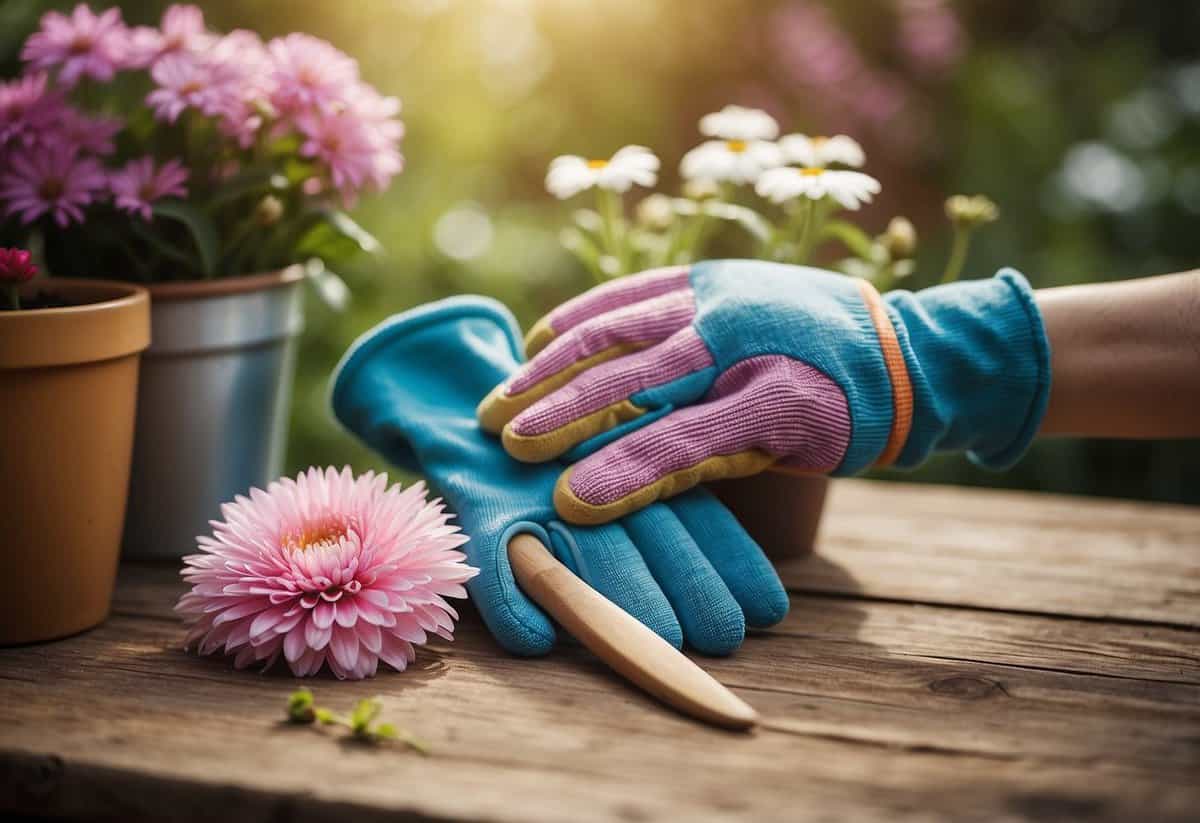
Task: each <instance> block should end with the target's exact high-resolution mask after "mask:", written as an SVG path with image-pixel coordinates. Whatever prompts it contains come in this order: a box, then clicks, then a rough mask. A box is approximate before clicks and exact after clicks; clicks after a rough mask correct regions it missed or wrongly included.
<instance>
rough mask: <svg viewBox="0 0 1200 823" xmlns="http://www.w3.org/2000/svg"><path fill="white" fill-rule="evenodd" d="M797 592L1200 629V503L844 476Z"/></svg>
mask: <svg viewBox="0 0 1200 823" xmlns="http://www.w3.org/2000/svg"><path fill="white" fill-rule="evenodd" d="M818 543H819V547H820V548H819V553H818V554H817V555H815V556H812V557H809V558H804V559H800V560H793V561H789V562H785V563H782V564H781V567H780V573H781V575H782V576H783V578H784V580H785V582H786V583H787V584H788V586H789V588H791V589H793V590H795V591H822V592H839V593H847V594H855V595H860V596H865V597H875V598H886V599H895V600H907V601H917V602H927V603H946V604H952V605H958V606H974V607H980V608H990V609H1006V610H1015V611H1026V612H1032V613H1039V614H1066V615H1075V616H1079V617H1096V618H1109V619H1121V620H1134V621H1144V622H1149V623H1164V624H1174V625H1180V626H1200V508H1198V507H1189V506H1174V505H1161V504H1146V503H1135V502H1130V501H1118V500H1089V499H1085V498H1077V497H1064V496H1058V495H1040V494H1025V493H1019V492H1004V491H980V490H977V489H963V488H954V487H947V486H924V485H916V484H900V483H884V482H879V481H866V480H838V481H835V482H834V483H833V491H832V493H831V495H830V502H829V505H828V510H827V513H826V516H825V522H824V525H823V528H822V531H821V535H820V537H819V539H818Z"/></svg>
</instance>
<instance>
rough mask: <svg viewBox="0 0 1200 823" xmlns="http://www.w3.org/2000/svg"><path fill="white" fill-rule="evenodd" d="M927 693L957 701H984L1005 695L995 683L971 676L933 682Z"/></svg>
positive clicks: (963, 675)
mask: <svg viewBox="0 0 1200 823" xmlns="http://www.w3.org/2000/svg"><path fill="white" fill-rule="evenodd" d="M929 691H931V692H933V693H934V694H938V695H943V696H945V697H954V698H957V699H959V700H985V699H987V698H989V697H998V696H1000V695H1002V694H1007V692H1005V691H1004V686H1002V685H1001V684H1000V683H998V682H997V681H995V680H988V679H987V678H986V677H979V676H978V675H973V674H956V675H953V676H951V677H943V678H940V679H938V680H934V681H933V682H932V683H930V684H929Z"/></svg>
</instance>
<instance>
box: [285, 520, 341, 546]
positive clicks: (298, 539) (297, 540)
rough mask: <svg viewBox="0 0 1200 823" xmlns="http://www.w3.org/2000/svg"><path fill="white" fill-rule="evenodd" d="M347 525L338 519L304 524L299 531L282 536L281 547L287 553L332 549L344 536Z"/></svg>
mask: <svg viewBox="0 0 1200 823" xmlns="http://www.w3.org/2000/svg"><path fill="white" fill-rule="evenodd" d="M348 526H349V524H348V523H347V522H346V521H345V520H343V519H341V518H339V517H326V518H322V519H321V520H315V521H313V522H311V523H305V524H304V526H302V527H301V528H300V530H299V531H295V532H291V533H290V534H285V535H284V536H283V540H282V541H281V542H282V543H283V547H284V548H285V549H288V550H289V551H301V552H302V551H308V550H309V549H332V548H333V547H334V546H336V545H337V544H338V543H340V542H341V541H342V539H343V538H344V537H345V536H346V532H347V531H348V530H349V529H348Z"/></svg>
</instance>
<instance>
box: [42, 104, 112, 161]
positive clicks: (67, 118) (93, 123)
mask: <svg viewBox="0 0 1200 823" xmlns="http://www.w3.org/2000/svg"><path fill="white" fill-rule="evenodd" d="M123 128H125V124H124V123H123V122H122V121H121V120H119V119H117V118H115V117H88V116H87V115H85V114H82V113H81V112H79V111H77V110H75V109H72V108H70V107H67V106H64V107H63V108H62V110H61V111H60V112H59V115H58V124H57V126H56V129H55V137H56V139H59V140H62V141H63V142H65V143H67V144H68V145H72V146H75V147H77V148H78V149H80V150H81V151H84V152H86V153H88V154H98V155H101V156H105V155H109V154H112V153H113V151H114V150H115V148H116V146H115V143H114V142H113V140H114V138H115V137H116V136H117V134H118V133H119V132H120V131H121V129H123Z"/></svg>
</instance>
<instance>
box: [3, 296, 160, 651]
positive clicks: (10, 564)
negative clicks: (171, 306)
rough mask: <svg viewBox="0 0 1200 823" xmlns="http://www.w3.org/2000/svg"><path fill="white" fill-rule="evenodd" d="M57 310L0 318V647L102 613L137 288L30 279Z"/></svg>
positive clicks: (65, 631)
mask: <svg viewBox="0 0 1200 823" xmlns="http://www.w3.org/2000/svg"><path fill="white" fill-rule="evenodd" d="M39 292H45V293H48V294H52V295H54V296H55V297H57V298H60V299H61V300H62V301H63V302H66V303H70V304H72V305H68V306H66V307H63V308H46V309H29V310H23V311H4V312H0V515H2V516H0V522H2V523H3V529H2V532H3V535H4V539H3V543H2V544H0V644H11V643H28V642H32V641H37V640H49V639H51V638H55V637H63V636H65V635H69V634H74V633H76V632H79V631H83V630H84V629H88V628H91V627H92V626H95V625H96V624H98V623H100V622H101V621H103V620H104V618H105V617H106V616H107V615H108V609H109V601H110V599H111V597H112V590H113V584H114V582H115V580H116V573H117V558H118V557H119V554H120V546H121V523H122V521H123V520H124V517H125V500H126V492H127V489H128V484H129V460H130V454H131V452H132V448H133V421H134V409H135V403H136V401H137V380H138V360H139V356H140V353H141V352H142V350H143V349H145V348H146V346H147V345H148V344H149V343H150V300H149V296H148V295H147V294H146V291H145V289H142V288H139V287H137V286H133V285H129V284H126V283H109V282H105V281H100V280H61V279H54V280H49V281H47V280H40V281H34V282H32V283H29V284H27V286H26V288H25V289H24V298H25V299H28V298H29V297H32V296H33V295H34V294H35V293H39Z"/></svg>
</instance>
